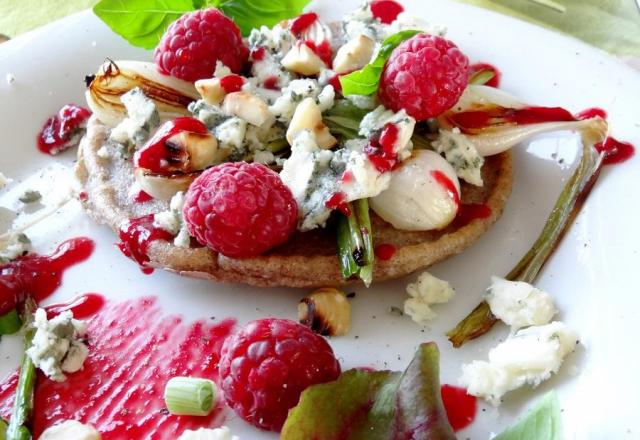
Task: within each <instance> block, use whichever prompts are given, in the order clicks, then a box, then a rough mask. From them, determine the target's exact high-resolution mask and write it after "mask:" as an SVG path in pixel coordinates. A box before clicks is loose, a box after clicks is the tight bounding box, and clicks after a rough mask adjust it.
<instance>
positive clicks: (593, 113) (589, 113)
mask: <svg viewBox="0 0 640 440" xmlns="http://www.w3.org/2000/svg"><path fill="white" fill-rule="evenodd" d="M596 117H597V118H602V119H607V112H606V111H605V110H603V109H601V108H598V107H592V108H588V109H586V110H583V111H581V112H580V113H576V119H580V120H583V119H591V118H596Z"/></svg>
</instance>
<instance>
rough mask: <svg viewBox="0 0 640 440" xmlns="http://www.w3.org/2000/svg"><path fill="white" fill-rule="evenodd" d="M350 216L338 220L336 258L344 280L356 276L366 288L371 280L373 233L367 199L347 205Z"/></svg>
mask: <svg viewBox="0 0 640 440" xmlns="http://www.w3.org/2000/svg"><path fill="white" fill-rule="evenodd" d="M348 207H349V212H350V215H344V214H341V215H340V218H339V219H338V229H337V233H338V258H339V261H340V268H341V271H342V276H343V277H344V278H345V279H349V278H352V277H354V276H358V277H359V278H360V279H361V280H362V281H363V282H364V284H365V285H366V286H367V287H368V286H369V285H370V284H371V281H372V280H373V263H374V259H375V256H374V252H373V232H372V229H371V218H370V217H369V201H368V199H361V200H356V201H355V202H352V203H349V204H348Z"/></svg>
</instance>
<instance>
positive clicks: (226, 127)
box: [213, 116, 247, 151]
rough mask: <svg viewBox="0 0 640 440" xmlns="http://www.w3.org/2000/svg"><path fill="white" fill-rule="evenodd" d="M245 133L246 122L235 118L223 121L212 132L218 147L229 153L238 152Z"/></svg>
mask: <svg viewBox="0 0 640 440" xmlns="http://www.w3.org/2000/svg"><path fill="white" fill-rule="evenodd" d="M246 132H247V121H245V120H243V119H240V118H238V117H236V116H234V117H232V118H229V119H227V120H225V121H224V122H222V123H221V124H219V125H218V126H216V128H215V129H214V130H213V134H214V135H215V137H216V139H217V140H218V147H219V148H222V149H225V150H230V151H238V150H240V149H241V148H242V144H243V143H244V137H245V134H246Z"/></svg>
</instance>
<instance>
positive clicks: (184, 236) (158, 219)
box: [153, 191, 191, 248]
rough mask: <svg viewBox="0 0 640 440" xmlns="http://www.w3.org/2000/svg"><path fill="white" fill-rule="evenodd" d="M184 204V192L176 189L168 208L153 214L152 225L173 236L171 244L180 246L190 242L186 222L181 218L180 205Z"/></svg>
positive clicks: (187, 245)
mask: <svg viewBox="0 0 640 440" xmlns="http://www.w3.org/2000/svg"><path fill="white" fill-rule="evenodd" d="M183 206H184V192H183V191H178V192H177V193H176V194H175V195H174V196H173V197H172V198H171V201H170V202H169V210H168V211H163V212H159V213H157V214H154V216H153V226H154V227H156V228H160V229H163V230H165V231H167V232H168V233H170V234H171V235H173V236H175V238H174V239H173V245H174V246H176V247H181V248H188V247H189V246H190V244H191V235H189V229H188V228H187V224H186V222H185V221H184V219H183V218H182V207H183Z"/></svg>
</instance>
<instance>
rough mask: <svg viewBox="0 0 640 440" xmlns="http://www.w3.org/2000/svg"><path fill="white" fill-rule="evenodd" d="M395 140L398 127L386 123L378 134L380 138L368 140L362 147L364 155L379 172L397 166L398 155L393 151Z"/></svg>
mask: <svg viewBox="0 0 640 440" xmlns="http://www.w3.org/2000/svg"><path fill="white" fill-rule="evenodd" d="M397 140H398V127H396V126H395V124H391V123H388V124H386V125H385V126H384V128H383V129H382V131H381V132H380V137H379V138H377V139H375V138H373V139H370V140H369V143H368V144H367V145H366V146H365V147H364V150H363V151H364V153H365V154H366V155H367V157H368V158H369V160H370V161H371V163H372V164H373V166H374V167H375V168H376V169H377V170H378V171H379V172H381V173H384V172H387V171H391V170H393V169H394V168H396V167H397V166H398V163H399V160H398V155H397V154H396V153H395V151H394V148H395V144H396V142H397Z"/></svg>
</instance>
